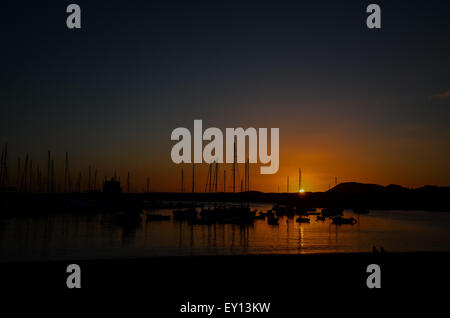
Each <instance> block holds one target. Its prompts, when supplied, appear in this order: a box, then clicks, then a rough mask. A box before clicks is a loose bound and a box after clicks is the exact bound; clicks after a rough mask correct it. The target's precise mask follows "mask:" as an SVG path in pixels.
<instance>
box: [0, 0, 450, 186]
mask: <svg viewBox="0 0 450 318" xmlns="http://www.w3.org/2000/svg"><path fill="white" fill-rule="evenodd" d="M73 2H75V3H77V4H79V5H80V6H81V10H82V29H81V30H69V29H67V27H66V24H65V20H66V17H67V14H66V13H65V11H66V10H65V9H66V6H67V5H68V4H69V3H73ZM28 3H29V4H25V3H23V2H20V3H17V2H13V1H6V2H5V3H4V4H3V3H2V10H1V16H0V28H1V31H0V32H1V35H2V37H1V38H2V49H1V53H0V57H1V59H0V61H1V69H2V70H1V73H0V74H1V75H0V76H1V77H0V96H1V99H0V100H1V108H0V143H2V144H3V143H5V142H7V143H8V146H9V162H8V165H9V169H10V171H11V172H10V174H11V179H12V181H14V175H15V171H16V170H17V158H18V157H20V158H21V160H22V162H23V159H24V158H25V154H26V153H29V155H30V157H31V158H32V159H33V161H34V162H35V163H36V164H39V165H40V166H41V168H44V167H46V155H47V150H52V152H53V153H54V159H55V163H56V167H57V177H58V178H60V180H61V178H62V175H63V162H64V155H65V152H66V151H67V152H69V156H70V165H71V175H72V176H73V177H72V179H75V176H76V175H77V174H78V172H79V171H80V170H82V171H83V175H84V176H86V175H87V169H88V168H87V167H88V166H89V165H92V166H96V167H97V168H98V169H99V173H100V176H102V177H103V176H105V175H107V176H112V175H113V173H114V171H115V170H116V171H117V174H118V175H120V177H121V179H122V180H124V179H125V178H126V174H127V171H130V172H131V176H132V184H133V190H135V191H140V190H141V189H142V187H143V186H144V183H145V179H146V177H147V176H148V177H150V180H151V188H152V190H155V191H178V190H179V189H180V169H181V165H175V164H173V163H172V161H171V158H170V150H171V147H172V146H173V144H174V142H172V141H171V140H170V134H171V132H172V130H173V129H175V128H177V127H187V128H189V129H190V130H191V131H192V129H193V121H194V119H202V120H203V126H204V127H205V128H206V127H218V128H221V129H223V130H225V128H226V127H243V128H247V127H255V128H259V127H265V128H272V127H278V128H280V169H279V171H278V173H277V174H275V175H260V174H259V169H258V168H257V167H256V166H253V167H252V168H251V169H252V170H251V171H252V173H251V188H252V189H253V190H261V191H278V187H280V190H281V191H285V190H286V176H287V175H289V176H290V178H291V191H295V190H297V189H296V187H295V186H294V185H296V184H297V183H298V179H297V177H298V168H302V170H303V185H304V188H305V190H306V191H324V190H327V189H328V186H329V184H331V186H333V185H334V177H335V176H337V177H338V181H339V182H344V181H359V182H368V183H378V184H383V185H387V184H391V183H394V184H400V185H403V186H407V187H418V186H422V185H425V184H436V185H450V165H449V162H450V144H449V140H450V126H449V122H450V41H449V39H450V18H449V16H450V5H449V3H444V2H442V1H405V2H402V1H395V3H393V1H376V2H375V3H378V4H379V5H380V6H381V9H382V28H381V30H369V29H368V28H367V27H366V25H365V21H366V17H367V13H365V8H366V6H367V5H368V4H369V3H371V2H365V1H362V2H361V1H320V3H315V2H314V1H312V3H307V2H302V1H283V0H282V1H242V0H241V1H234V0H227V1H188V0H184V1H181V0H180V1H78V0H77V1H32V2H31V1H29V2H28ZM31 25H34V27H31ZM184 167H185V169H186V171H185V179H186V185H185V188H187V189H190V178H191V167H190V166H189V165H185V166H184ZM222 169H223V167H222ZM44 171H45V169H44ZM221 171H223V170H221ZM197 172H198V176H197V190H203V189H204V183H205V181H206V172H207V167H206V165H203V166H201V167H200V166H199V167H197ZM227 174H228V180H227V183H228V185H229V186H231V179H230V178H231V165H228V172H227ZM240 175H241V176H243V166H242V167H240ZM219 180H220V182H219V189H221V188H222V187H221V184H222V180H223V174H222V172H221V175H220V177H219ZM229 189H230V188H229Z"/></svg>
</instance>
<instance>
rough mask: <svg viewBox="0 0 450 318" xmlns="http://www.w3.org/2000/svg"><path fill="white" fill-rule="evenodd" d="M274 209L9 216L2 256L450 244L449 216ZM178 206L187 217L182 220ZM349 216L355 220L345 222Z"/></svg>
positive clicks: (0, 223) (439, 247)
mask: <svg viewBox="0 0 450 318" xmlns="http://www.w3.org/2000/svg"><path fill="white" fill-rule="evenodd" d="M172 204H175V203H172ZM204 204H205V206H206V205H207V203H206V202H205V203H204ZM228 206H230V207H232V206H233V204H232V203H230V204H228ZM272 208H273V205H272V204H267V203H250V204H249V210H248V213H250V211H251V213H252V215H253V212H254V213H255V218H254V219H253V220H252V221H251V222H250V221H249V220H248V219H246V222H243V223H239V222H237V221H236V220H233V219H232V218H230V219H227V220H218V219H216V220H214V219H213V218H211V217H205V218H203V216H205V215H207V214H208V213H210V214H211V213H214V212H215V211H214V212H213V210H212V208H211V209H210V210H208V209H205V210H202V208H184V209H181V210H180V209H178V210H177V209H170V208H169V209H160V210H143V211H142V212H133V213H131V214H124V213H123V212H116V213H100V212H99V213H75V212H72V213H64V214H50V215H45V216H33V217H32V216H22V217H7V218H2V219H0V229H1V231H0V242H1V243H0V259H1V261H2V262H5V261H8V262H11V261H21V260H22V261H31V260H38V261H49V260H64V259H105V258H106V259H108V258H115V259H120V258H130V257H131V258H145V257H152V256H192V255H251V254H316V253H354V252H372V249H373V247H374V246H376V247H377V248H378V249H380V248H381V247H382V248H383V249H384V250H385V251H387V252H388V253H389V252H414V251H444V250H447V249H448V246H449V245H450V237H449V236H448V232H447V229H448V227H449V226H450V214H449V213H443V212H429V211H397V210H394V211H393V210H371V211H370V213H368V214H357V213H354V212H353V211H352V210H347V209H344V210H343V216H342V217H340V218H341V219H337V220H338V221H335V220H336V219H334V220H333V219H332V218H330V217H323V220H322V215H317V216H316V217H309V218H308V219H309V220H310V221H309V223H304V222H295V220H296V219H298V218H299V217H297V216H292V217H291V216H287V215H277V214H276V212H273V210H272ZM240 209H241V208H240V207H239V206H238V207H236V208H233V209H232V211H239V210H240ZM321 210H323V209H320V208H318V209H317V211H318V212H321ZM176 211H183V212H184V213H185V215H184V216H186V217H181V218H179V216H178V213H180V212H176ZM194 211H195V212H197V216H196V217H194V216H195V212H194ZM202 211H203V213H202ZM207 211H209V212H207ZM255 211H258V212H255ZM261 211H263V212H261ZM325 211H327V210H325ZM217 212H219V211H217ZM205 213H206V214H205ZM221 213H226V212H224V210H222V212H221ZM231 213H236V212H231ZM312 213H314V212H312ZM125 215H127V216H125ZM201 215H202V216H201ZM259 215H263V216H264V218H262V217H256V216H259ZM301 218H305V219H306V217H301ZM352 219H354V220H355V221H356V223H355V221H351V222H349V223H347V221H342V220H352ZM238 220H239V219H238Z"/></svg>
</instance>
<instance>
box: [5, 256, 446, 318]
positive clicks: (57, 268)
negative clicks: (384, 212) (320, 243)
mask: <svg viewBox="0 0 450 318" xmlns="http://www.w3.org/2000/svg"><path fill="white" fill-rule="evenodd" d="M71 263H75V264H78V265H80V267H81V284H82V288H81V289H78V290H76V289H68V288H67V287H66V278H67V276H68V275H69V274H67V273H66V267H67V266H68V265H69V264H71ZM369 264H378V265H380V267H381V289H369V288H368V287H367V285H366V280H367V277H368V276H369V273H367V272H366V269H367V266H368V265H369ZM449 269H450V253H394V254H391V253H388V254H315V255H290V256H288V255H286V256H282V255H257V256H215V257H201V256H197V257H164V258H149V259H135V260H134V259H130V260H97V261H64V262H62V261H58V262H38V263H3V264H0V273H1V276H0V280H1V286H2V289H3V290H4V291H7V293H5V296H6V297H5V296H2V297H3V298H2V301H3V304H4V305H7V306H8V305H12V304H13V303H14V302H13V301H14V300H16V301H17V300H19V302H20V303H21V304H22V305H19V306H17V305H13V306H14V309H15V310H17V311H32V312H36V310H37V308H36V307H35V306H38V307H42V308H41V309H42V310H44V311H45V312H46V313H48V314H53V313H56V314H58V313H63V312H64V311H67V310H70V311H71V312H73V311H79V310H81V311H85V310H89V313H93V312H97V311H98V312H100V313H103V314H104V313H106V312H115V313H117V312H118V311H121V312H123V311H124V312H125V313H127V314H138V313H139V314H140V315H142V314H144V315H145V316H148V317H151V316H157V317H160V316H163V315H164V316H171V315H173V314H181V313H180V308H181V305H183V304H186V303H187V302H188V301H189V302H190V303H191V304H215V306H216V307H221V308H223V307H224V306H223V304H224V303H225V302H244V303H247V302H250V303H254V302H266V303H267V302H270V303H271V305H270V311H269V313H270V314H272V315H275V316H287V315H288V314H289V315H292V314H294V315H295V316H299V317H300V316H302V315H301V314H300V313H301V312H303V311H304V310H306V309H308V310H313V312H314V311H316V313H317V314H318V315H322V314H324V313H328V314H330V313H343V314H347V315H348V314H350V315H352V316H354V315H356V316H361V314H364V311H363V312H360V311H356V309H355V308H357V307H358V308H360V307H361V306H362V307H364V308H366V310H369V311H370V312H373V311H377V312H379V313H380V314H382V313H383V312H385V311H386V310H389V312H392V310H393V309H394V308H397V309H398V310H400V312H403V313H404V312H405V311H414V310H415V308H416V307H417V306H428V305H431V306H432V307H431V308H433V309H437V307H439V306H442V305H444V304H446V301H444V302H442V301H441V299H447V300H448V295H449V293H448V292H447V289H446V288H448V286H450V274H449ZM356 306H357V307H356ZM61 307H62V309H61ZM60 309H61V310H63V312H61V311H59V310H60ZM37 312H39V311H37ZM156 313H158V314H156ZM181 315H187V314H181ZM188 315H189V316H192V315H195V314H192V313H190V314H188ZM197 315H199V316H205V317H206V316H208V315H207V314H206V313H202V314H197ZM222 315H226V316H233V315H235V314H232V313H224V312H223V309H222V311H221V312H215V313H214V314H213V315H212V316H222ZM246 315H248V313H247V314H246ZM253 315H265V316H267V313H264V314H263V313H257V314H255V313H254V314H253Z"/></svg>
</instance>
